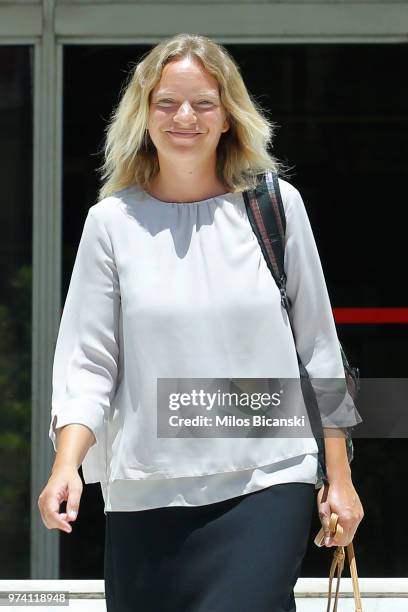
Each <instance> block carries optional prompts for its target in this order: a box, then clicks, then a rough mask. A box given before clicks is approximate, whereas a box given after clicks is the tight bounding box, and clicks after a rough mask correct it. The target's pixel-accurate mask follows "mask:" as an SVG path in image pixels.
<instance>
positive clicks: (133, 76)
mask: <svg viewBox="0 0 408 612" xmlns="http://www.w3.org/2000/svg"><path fill="white" fill-rule="evenodd" d="M186 57H187V58H191V59H194V58H197V59H198V60H199V61H201V64H202V65H203V66H204V68H205V69H206V70H207V71H208V72H209V73H210V74H211V75H212V76H214V77H215V78H216V79H217V81H218V84H219V89H220V99H221V103H222V105H223V107H224V109H225V111H226V115H227V117H228V119H229V122H230V129H229V130H228V131H227V132H224V133H222V134H221V137H220V140H219V143H218V146H217V162H216V171H217V177H218V179H219V180H220V181H221V182H222V183H224V184H226V185H228V187H229V189H230V191H232V192H236V191H243V190H245V189H250V188H253V187H255V185H256V174H258V173H259V172H262V171H264V170H274V171H276V172H278V173H280V174H283V164H282V163H281V162H280V161H278V160H277V159H276V158H275V157H274V156H272V155H271V154H270V153H268V151H267V148H268V146H270V145H271V142H272V138H273V135H274V130H275V123H274V122H272V121H271V120H270V119H268V118H267V117H266V116H265V114H264V112H263V110H262V109H261V107H260V106H259V104H258V103H257V102H256V101H255V100H254V99H253V98H252V96H251V95H250V94H249V93H248V90H247V88H246V86H245V84H244V81H243V79H242V76H241V74H240V69H239V67H238V65H237V64H236V62H235V60H234V59H233V58H232V56H231V55H230V54H229V52H228V51H227V50H226V49H225V48H224V47H223V46H222V45H219V44H217V43H215V42H214V41H212V40H211V39H209V38H207V37H206V36H201V35H198V34H184V33H183V34H177V35H176V36H173V37H171V38H167V39H165V40H163V41H162V42H160V43H159V44H157V45H156V46H155V47H153V48H152V49H151V50H150V51H149V52H148V53H147V54H145V56H143V59H142V60H141V61H139V62H138V63H137V64H136V65H135V66H134V68H133V69H132V71H131V72H130V73H129V75H128V79H127V83H125V85H124V87H123V88H122V89H124V92H123V95H122V97H121V99H120V101H119V104H118V105H117V107H116V108H115V109H114V110H113V112H112V115H111V118H110V120H109V122H108V126H107V128H106V130H105V131H106V139H105V144H104V151H103V153H104V163H103V164H102V166H101V167H100V168H98V171H101V173H102V175H101V180H102V187H101V188H100V190H99V194H98V198H99V199H103V198H105V197H107V196H109V195H111V194H113V193H115V192H118V191H121V190H122V189H125V188H127V187H129V186H130V185H132V184H134V183H136V184H137V185H139V186H140V187H141V188H142V189H147V188H148V186H149V183H150V181H151V180H152V179H153V178H154V177H155V176H156V175H157V174H158V172H159V163H158V157H157V151H156V147H155V146H154V144H153V142H152V140H151V139H150V136H149V134H148V131H147V129H146V128H147V124H148V123H147V122H148V115H149V106H150V94H151V91H152V90H153V88H154V87H155V85H156V84H157V83H158V82H159V81H160V78H161V73H162V70H163V68H164V66H165V65H166V63H168V62H169V61H172V60H175V59H184V58H186Z"/></svg>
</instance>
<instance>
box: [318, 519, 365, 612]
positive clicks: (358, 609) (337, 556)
mask: <svg viewBox="0 0 408 612" xmlns="http://www.w3.org/2000/svg"><path fill="white" fill-rule="evenodd" d="M338 518H339V517H338V515H337V514H336V513H335V512H332V513H331V515H330V523H329V530H330V534H331V536H332V537H334V538H335V537H336V536H339V535H340V536H341V535H342V533H343V528H342V526H341V525H339V524H338ZM324 537H325V536H324V529H323V527H322V528H321V529H320V531H319V532H318V534H317V535H316V537H315V539H314V543H315V544H316V546H319V547H320V546H323V544H324ZM347 557H348V561H349V566H350V575H351V580H352V583H353V593H354V605H355V612H363V608H362V604H361V595H360V588H359V584H358V574H357V566H356V558H355V554H354V546H353V542H350V544H348V545H347ZM344 560H345V553H344V546H337V547H336V549H335V551H334V554H333V560H332V564H331V567H330V573H329V592H328V601H327V610H326V612H330V602H331V595H332V581H333V577H334V573H335V571H336V569H337V584H336V593H335V597H334V608H333V612H337V604H338V597H339V587H340V578H341V575H342V572H343V569H344Z"/></svg>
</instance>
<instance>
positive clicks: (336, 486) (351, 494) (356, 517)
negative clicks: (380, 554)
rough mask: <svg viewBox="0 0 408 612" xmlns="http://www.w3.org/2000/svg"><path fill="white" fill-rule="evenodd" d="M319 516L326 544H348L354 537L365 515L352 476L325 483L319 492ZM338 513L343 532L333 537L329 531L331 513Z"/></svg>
mask: <svg viewBox="0 0 408 612" xmlns="http://www.w3.org/2000/svg"><path fill="white" fill-rule="evenodd" d="M317 507H318V512H319V518H320V521H321V523H322V526H323V529H324V535H325V541H324V545H325V546H347V545H348V544H350V542H351V541H352V540H353V538H354V534H355V533H356V531H357V527H358V525H359V523H360V522H361V520H362V519H363V517H364V511H363V506H362V505H361V502H360V498H359V496H358V495H357V491H356V490H355V488H354V485H353V482H352V480H351V478H348V477H346V478H343V479H339V480H335V481H333V482H330V483H329V484H328V485H327V484H325V485H324V486H323V487H321V488H320V489H319V492H318V494H317ZM332 512H335V513H336V514H337V515H338V517H339V518H338V524H339V525H341V527H342V528H343V534H342V535H341V536H338V537H337V538H333V537H331V535H330V531H329V521H330V515H331V513H332Z"/></svg>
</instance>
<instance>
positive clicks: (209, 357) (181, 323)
mask: <svg viewBox="0 0 408 612" xmlns="http://www.w3.org/2000/svg"><path fill="white" fill-rule="evenodd" d="M279 186H280V189H281V194H282V200H283V205H284V209H285V213H286V220H287V227H286V236H285V272H286V274H287V294H288V296H289V298H290V299H291V301H292V324H293V328H294V332H295V337H296V344H297V349H298V352H299V355H300V356H301V358H302V361H303V363H304V365H305V367H306V368H307V370H308V373H309V375H310V376H311V377H322V378H324V377H328V378H343V379H344V369H343V364H342V359H341V354H340V349H339V344H338V339H337V333H336V328H335V323H334V319H333V314H332V309H331V305H330V301H329V296H328V293H327V288H326V284H325V279H324V274H323V271H322V267H321V263H320V259H319V255H318V251H317V247H316V244H315V240H314V237H313V233H312V229H311V226H310V223H309V219H308V216H307V213H306V209H305V206H304V203H303V200H302V198H301V196H300V193H299V191H298V190H297V189H296V188H295V187H294V186H293V185H291V184H290V183H289V182H288V181H286V180H284V179H279ZM223 377H225V378H279V377H282V378H299V367H298V363H297V357H296V350H295V345H294V341H293V336H292V332H291V329H290V324H289V321H288V318H287V315H286V312H285V310H284V309H283V307H282V305H281V296H280V292H279V289H278V287H277V286H276V283H275V281H274V279H273V277H272V275H271V273H270V271H269V269H268V267H267V265H266V262H265V260H264V257H263V254H262V251H261V249H260V246H259V244H258V241H257V238H256V236H255V235H254V233H253V230H252V227H251V224H250V222H249V219H248V216H247V213H246V208H245V203H244V200H243V196H242V193H227V194H224V195H221V196H217V197H213V198H209V199H207V200H201V201H199V202H194V203H168V202H162V201H160V200H158V199H156V198H154V197H152V196H150V195H149V194H147V193H146V192H145V191H143V190H142V189H141V188H139V187H138V186H132V187H129V188H127V189H125V190H123V191H121V192H118V193H116V194H115V195H113V196H110V197H107V198H105V199H103V200H101V201H99V202H98V203H97V204H95V205H93V206H91V207H90V209H89V212H88V215H87V218H86V220H85V224H84V228H83V233H82V236H81V240H80V243H79V246H78V252H77V256H76V260H75V264H74V267H73V271H72V276H71V281H70V285H69V290H68V294H67V297H66V301H65V305H64V309H63V313H62V317H61V322H60V327H59V333H58V338H57V342H56V347H55V356H54V364H53V392H52V409H51V423H50V429H49V436H50V438H51V440H52V442H53V445H54V449H55V450H57V446H56V429H57V428H58V427H62V426H63V425H67V424H70V423H81V424H83V425H86V426H87V427H89V428H90V429H91V430H92V431H93V433H94V435H95V438H96V444H94V445H93V446H92V447H91V448H90V449H89V450H88V452H87V454H86V456H85V458H84V460H83V463H82V470H83V476H84V480H85V483H92V482H100V483H101V488H102V493H103V496H104V501H105V512H106V511H108V510H113V511H115V510H142V509H148V508H156V507H160V506H170V505H200V504H206V503H213V502H216V501H221V500H224V499H228V498H230V497H234V496H237V495H242V494H244V493H248V492H252V491H255V490H259V489H262V488H264V487H267V486H270V485H271V484H277V483H278V482H309V483H316V475H317V450H318V449H317V444H316V441H315V439H314V438H313V437H312V436H309V437H297V438H296V437H289V438H282V437H275V438H271V437H264V438H262V437H258V438H244V437H243V438H237V437H230V438H221V437H209V438H194V437H178V438H163V437H158V436H157V388H156V385H157V378H223ZM353 407H354V404H353ZM347 424H355V421H354V422H349V423H347Z"/></svg>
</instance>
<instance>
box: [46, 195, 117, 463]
mask: <svg viewBox="0 0 408 612" xmlns="http://www.w3.org/2000/svg"><path fill="white" fill-rule="evenodd" d="M92 208H93V207H92ZM92 208H91V209H90V210H89V211H88V215H87V217H86V220H85V223H84V227H83V231H82V236H81V239H80V242H79V246H78V251H77V255H76V259H75V263H74V267H73V270H72V275H71V280H70V285H69V289H68V293H67V297H66V300H65V305H64V308H63V312H62V317H61V321H60V326H59V331H58V337H57V341H56V346H55V353H54V362H53V372H52V409H51V424H50V429H49V437H50V438H51V440H52V442H53V445H54V450H55V451H56V450H57V445H56V429H57V428H59V427H62V426H63V425H68V424H71V423H80V424H82V425H86V426H87V427H88V428H89V429H90V430H91V431H92V432H93V433H94V436H95V439H96V444H95V445H94V446H97V445H98V444H99V442H100V435H101V432H102V428H103V427H104V423H105V418H106V415H107V411H108V410H109V407H110V403H111V400H112V398H113V396H114V393H115V390H116V381H117V374H118V363H119V339H118V333H119V332H118V319H119V309H120V288H119V279H118V273H117V269H116V265H115V260H114V254H113V248H112V243H111V240H110V237H109V234H108V232H107V230H106V227H105V224H104V223H103V221H102V220H101V219H100V218H99V217H98V216H97V215H96V214H95V213H94V211H93V210H92Z"/></svg>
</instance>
